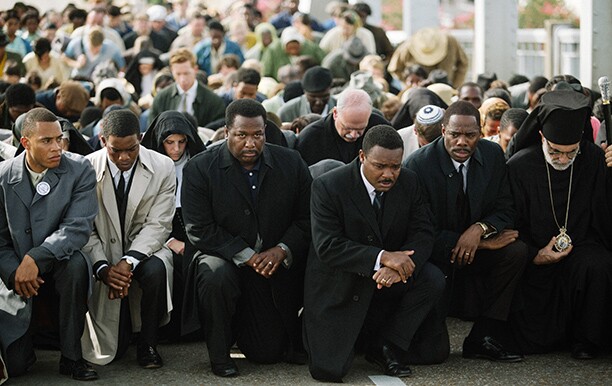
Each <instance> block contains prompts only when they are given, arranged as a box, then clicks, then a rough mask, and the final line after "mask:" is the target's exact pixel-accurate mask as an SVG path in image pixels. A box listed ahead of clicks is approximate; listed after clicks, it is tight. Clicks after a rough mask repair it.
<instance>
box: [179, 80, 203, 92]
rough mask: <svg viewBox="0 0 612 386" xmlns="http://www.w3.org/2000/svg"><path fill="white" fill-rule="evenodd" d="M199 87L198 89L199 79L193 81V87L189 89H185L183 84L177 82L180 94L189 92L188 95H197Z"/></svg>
mask: <svg viewBox="0 0 612 386" xmlns="http://www.w3.org/2000/svg"><path fill="white" fill-rule="evenodd" d="M197 89H198V80H197V79H196V80H195V81H194V82H193V84H192V85H191V87H189V90H187V91H183V89H182V88H181V86H179V85H178V83H177V84H176V90H177V91H178V93H179V95H181V96H182V95H183V94H187V95H188V96H192V95H195V94H196V91H197Z"/></svg>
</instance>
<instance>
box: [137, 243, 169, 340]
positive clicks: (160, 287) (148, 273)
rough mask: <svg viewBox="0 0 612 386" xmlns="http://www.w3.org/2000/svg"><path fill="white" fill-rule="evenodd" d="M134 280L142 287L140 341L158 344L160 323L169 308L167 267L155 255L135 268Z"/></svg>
mask: <svg viewBox="0 0 612 386" xmlns="http://www.w3.org/2000/svg"><path fill="white" fill-rule="evenodd" d="M134 280H136V281H137V282H138V284H139V285H140V288H141V289H142V299H141V301H140V319H141V322H142V327H141V329H140V338H139V343H142V344H147V345H151V346H153V347H155V346H157V339H158V334H157V332H158V330H159V324H160V322H161V320H162V318H163V317H164V315H165V314H166V310H167V301H168V299H167V295H166V293H167V280H166V267H165V266H164V263H163V261H161V259H160V258H159V257H157V256H155V255H153V256H151V257H150V258H148V259H146V260H143V261H141V262H140V263H139V264H138V265H137V266H136V268H135V269H134Z"/></svg>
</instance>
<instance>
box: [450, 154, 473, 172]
mask: <svg viewBox="0 0 612 386" xmlns="http://www.w3.org/2000/svg"><path fill="white" fill-rule="evenodd" d="M471 160H472V157H470V158H468V159H467V160H466V161H465V162H463V163H461V162H457V161H455V160H454V159H452V158H451V161H452V163H453V166H454V167H455V170H457V171H459V166H460V165H463V168H464V169H465V171H466V172H467V170H468V168H469V167H470V161H471Z"/></svg>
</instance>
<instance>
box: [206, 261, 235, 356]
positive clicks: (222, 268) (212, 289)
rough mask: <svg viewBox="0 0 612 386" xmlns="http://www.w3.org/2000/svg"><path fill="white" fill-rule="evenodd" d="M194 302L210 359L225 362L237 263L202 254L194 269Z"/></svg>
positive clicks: (233, 310)
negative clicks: (196, 304) (198, 310)
mask: <svg viewBox="0 0 612 386" xmlns="http://www.w3.org/2000/svg"><path fill="white" fill-rule="evenodd" d="M196 288H197V292H198V303H199V304H198V306H199V308H200V312H199V314H200V317H201V318H202V325H203V327H204V335H205V338H206V345H207V347H208V355H209V357H210V361H211V363H215V364H222V363H226V362H227V361H228V360H229V358H230V356H229V354H230V348H231V346H232V344H233V334H232V318H233V317H234V314H235V312H236V305H237V303H238V298H239V297H240V293H241V292H240V278H239V275H238V267H236V266H235V265H234V264H233V263H232V262H229V261H227V260H224V259H221V258H219V257H215V256H207V255H204V256H202V257H201V258H200V260H199V262H198V267H197V272H196Z"/></svg>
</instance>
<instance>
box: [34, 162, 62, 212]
mask: <svg viewBox="0 0 612 386" xmlns="http://www.w3.org/2000/svg"><path fill="white" fill-rule="evenodd" d="M61 167H62V164H60V166H58V167H57V168H56V169H53V170H48V171H47V173H46V174H45V176H44V177H43V179H42V181H45V182H46V183H48V184H49V192H51V191H52V190H53V188H54V187H55V186H56V185H57V184H58V182H59V176H58V174H62V171H61V170H58V169H60V168H61ZM58 171H59V173H58ZM42 181H41V182H42ZM34 190H35V191H36V187H34ZM47 194H48V193H47ZM45 196H46V195H45ZM43 197H44V196H41V195H40V194H38V192H37V191H36V193H35V194H34V199H33V200H32V205H34V204H36V203H37V202H38V200H40V199H41V198H43Z"/></svg>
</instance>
